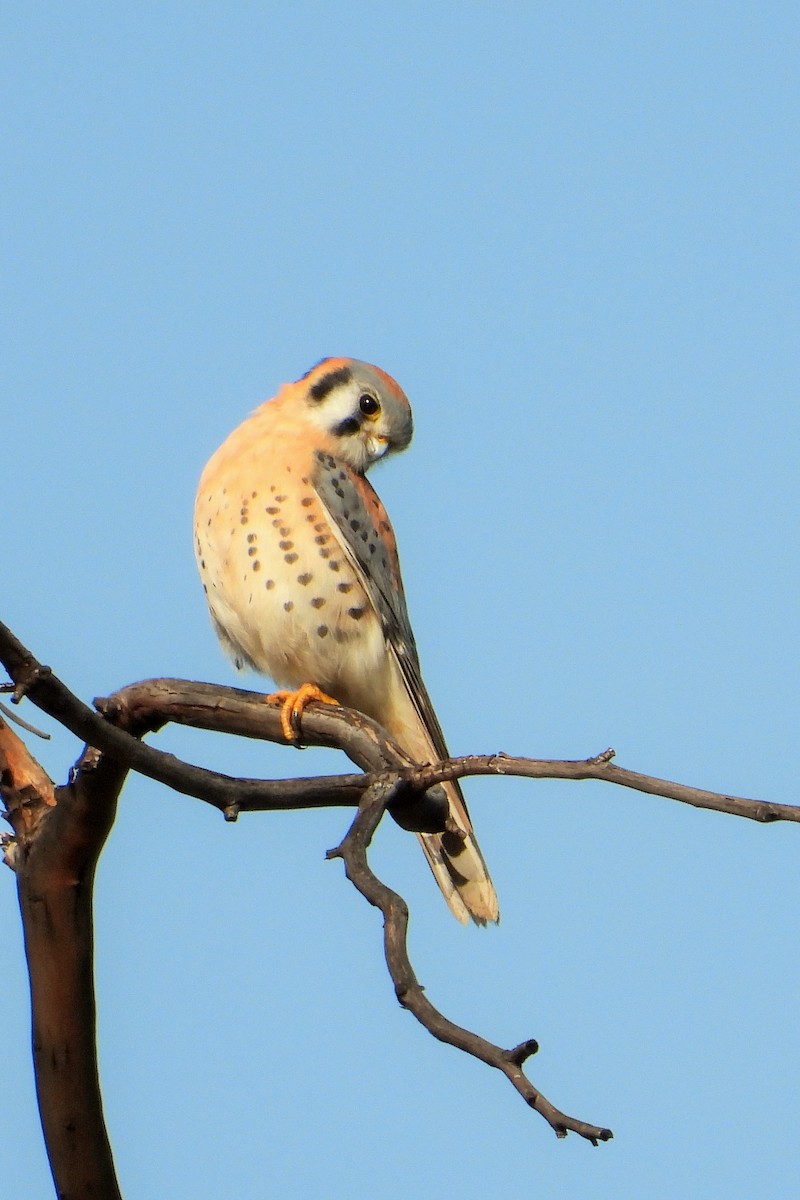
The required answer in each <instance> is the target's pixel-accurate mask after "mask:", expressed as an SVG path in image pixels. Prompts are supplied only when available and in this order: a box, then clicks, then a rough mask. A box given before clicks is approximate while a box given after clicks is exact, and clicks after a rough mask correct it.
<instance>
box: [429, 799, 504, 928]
mask: <svg viewBox="0 0 800 1200" xmlns="http://www.w3.org/2000/svg"><path fill="white" fill-rule="evenodd" d="M441 786H442V787H443V788H444V790H445V792H446V793H447V799H448V801H449V803H450V816H451V817H452V819H453V821H454V822H455V824H456V825H457V826H458V828H459V830H460V831H461V834H462V835H463V836H460V835H459V834H458V833H420V834H418V835H417V836H418V837H419V840H420V844H421V845H422V849H423V851H424V853H425V857H426V858H427V860H428V862H429V864H430V868H431V870H432V871H433V874H434V876H435V878H436V882H437V883H438V885H439V887H440V888H441V890H442V895H443V896H444V898H445V900H446V901H447V903H448V905H449V907H450V911H451V912H452V913H453V915H454V916H456V917H458V919H459V921H461V922H462V924H464V925H466V924H467V921H468V920H469V919H470V917H471V918H472V920H473V921H474V922H475V924H476V925H485V924H486V923H487V921H499V920H500V909H499V907H498V903H497V893H496V892H495V890H494V884H493V883H492V879H491V876H490V875H489V871H488V868H487V866H486V863H485V861H484V858H483V855H482V854H481V849H480V846H479V845H478V842H477V839H476V838H475V835H474V833H473V832H472V822H471V821H470V819H469V813H468V812H467V806H466V804H465V803H464V796H463V794H462V791H461V788H460V787H459V785H458V784H457V783H456V782H455V780H453V781H452V782H448V783H444V784H442V785H441Z"/></svg>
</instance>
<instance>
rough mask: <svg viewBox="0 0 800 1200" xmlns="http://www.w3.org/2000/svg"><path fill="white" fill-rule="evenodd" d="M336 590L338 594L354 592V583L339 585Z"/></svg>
mask: <svg viewBox="0 0 800 1200" xmlns="http://www.w3.org/2000/svg"><path fill="white" fill-rule="evenodd" d="M336 590H337V592H345V593H347V592H352V590H353V585H352V583H337V585H336Z"/></svg>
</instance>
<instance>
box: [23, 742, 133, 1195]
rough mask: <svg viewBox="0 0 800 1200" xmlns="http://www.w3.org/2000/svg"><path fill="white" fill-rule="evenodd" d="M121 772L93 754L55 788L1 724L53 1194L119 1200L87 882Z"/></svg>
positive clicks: (106, 828) (109, 820) (109, 819)
mask: <svg viewBox="0 0 800 1200" xmlns="http://www.w3.org/2000/svg"><path fill="white" fill-rule="evenodd" d="M124 776H125V770H124V769H122V768H120V767H119V766H118V765H116V764H114V763H111V762H109V761H106V762H105V763H103V762H101V761H100V759H99V756H98V755H97V753H96V752H95V751H88V752H87V753H86V754H85V755H84V756H83V758H82V760H81V763H80V764H79V767H78V770H77V771H76V772H75V774H74V776H73V779H72V782H71V783H70V784H69V785H68V786H66V787H61V788H54V787H53V784H52V782H51V781H50V779H49V778H48V777H47V775H46V774H45V773H44V771H43V770H42V768H41V767H40V766H39V764H38V763H37V762H35V760H34V759H33V758H31V756H30V754H29V753H28V751H27V749H26V747H25V746H24V745H23V744H22V742H21V741H20V740H19V738H18V737H17V735H16V734H15V733H14V732H13V731H12V730H11V729H10V728H9V727H8V726H7V725H6V724H5V722H3V721H2V719H0V795H2V798H3V800H4V802H5V803H6V806H7V810H8V811H7V819H8V821H9V822H10V823H11V825H12V826H13V828H14V833H15V838H14V839H12V840H11V841H10V843H7V845H6V853H5V858H6V862H7V863H8V865H9V866H11V867H12V868H13V870H14V871H15V873H16V879H17V890H18V894H19V904H20V911H21V914H22V924H23V932H24V937H25V954H26V958H27V962H28V973H29V978H30V990H31V1020H32V1044H33V1059H34V1068H35V1076H36V1092H37V1097H38V1101H39V1111H40V1114H41V1118H42V1129H43V1132H44V1137H45V1145H46V1147H47V1154H48V1157H49V1160H50V1167H51V1170H52V1173H53V1179H54V1182H55V1184H56V1191H57V1194H58V1195H59V1196H63V1197H69V1198H73V1197H74V1198H76V1200H77V1198H78V1197H89V1196H96V1197H102V1198H103V1200H119V1198H120V1192H119V1188H118V1185H117V1181H116V1175H115V1171H114V1162H113V1159H112V1155H111V1147H110V1144H109V1140H108V1134H107V1133H106V1127H105V1121H104V1119H103V1107H102V1100H101V1095H100V1083H99V1078H98V1071H97V1050H96V1045H95V1023H96V1012H95V996H94V974H93V969H92V961H93V954H94V949H93V929H92V884H93V879H94V870H95V866H96V863H97V859H98V856H99V854H100V850H101V848H102V846H103V843H104V842H105V839H106V836H107V834H108V831H109V830H110V828H111V824H112V821H113V819H114V812H115V808H116V799H117V795H118V794H119V789H120V788H121V786H122V782H123V779H124Z"/></svg>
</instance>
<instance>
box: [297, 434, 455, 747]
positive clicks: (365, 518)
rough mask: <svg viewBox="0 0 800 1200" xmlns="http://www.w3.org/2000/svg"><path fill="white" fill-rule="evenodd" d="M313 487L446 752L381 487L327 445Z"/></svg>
mask: <svg viewBox="0 0 800 1200" xmlns="http://www.w3.org/2000/svg"><path fill="white" fill-rule="evenodd" d="M313 483H314V487H315V488H316V491H317V494H318V495H319V497H320V500H321V501H322V503H323V504H324V506H325V510H326V512H327V514H328V517H329V520H330V522H331V525H332V527H333V529H334V532H335V533H336V535H337V537H338V538H339V541H340V542H341V544H342V547H343V549H344V550H345V553H346V554H347V555H348V558H349V559H350V561H351V562H352V563H353V566H354V567H355V569H356V570H357V572H358V576H359V579H360V581H361V583H362V584H363V586H364V588H365V590H366V592H367V595H368V596H369V598H370V601H371V602H372V605H373V607H374V609H375V611H376V613H377V614H378V617H379V619H380V622H381V626H382V628H383V632H384V635H385V637H386V640H387V642H388V643H389V645H390V647H391V648H392V650H393V651H394V653H395V655H396V657H397V661H398V664H399V666H400V670H401V672H402V674H403V678H404V680H405V683H406V687H407V689H408V693H409V696H410V697H411V699H412V701H413V704H414V707H415V708H416V710H417V712H418V714H419V717H420V720H421V721H422V723H423V724H424V725H425V728H426V729H427V730H428V732H429V733H430V736H431V741H432V742H433V745H434V748H435V750H436V753H437V754H439V755H441V757H442V758H447V757H448V750H447V745H446V743H445V740H444V734H443V733H442V727H441V725H440V724H439V720H438V717H437V716H436V713H435V712H434V709H433V705H432V704H431V701H430V697H429V696H428V692H427V690H426V688H425V684H424V683H423V681H422V673H421V671H420V665H419V655H418V654H417V645H416V642H415V641H414V634H413V632H412V629H411V622H410V620H409V617H408V608H407V606H406V597H405V592H404V590H403V580H402V577H401V574H400V560H399V558H398V554H397V542H396V540H395V536H394V530H393V529H392V526H391V522H390V521H389V518H388V516H387V515H386V509H385V508H384V507H383V504H382V503H381V501H380V499H379V497H378V495H377V493H376V492H375V490H374V488H373V487H372V485H371V484H370V483H369V482H368V481H367V480H366V479H365V478H364V476H363V475H356V474H355V472H353V471H351V470H350V469H349V467H347V466H346V464H344V463H342V462H341V461H340V460H339V459H337V458H334V456H333V455H332V454H326V453H325V452H324V451H318V452H317V470H316V472H315V475H314V480H313Z"/></svg>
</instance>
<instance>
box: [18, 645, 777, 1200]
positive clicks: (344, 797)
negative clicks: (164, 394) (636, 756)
mask: <svg viewBox="0 0 800 1200" xmlns="http://www.w3.org/2000/svg"><path fill="white" fill-rule="evenodd" d="M0 662H2V663H3V665H4V666H5V668H6V670H7V671H8V674H9V677H10V680H11V683H10V684H8V685H0V691H6V692H10V693H12V702H17V703H18V702H19V700H21V699H22V697H23V696H27V697H28V698H29V699H30V700H31V701H32V703H34V704H35V705H36V706H37V707H38V708H39V709H41V711H42V712H44V713H46V714H48V715H49V716H50V717H52V718H54V719H55V720H56V721H58V722H59V723H60V724H62V725H63V726H64V727H65V728H66V729H68V730H70V731H71V732H72V733H74V734H76V735H77V736H78V737H80V738H82V739H83V740H84V741H85V742H86V748H85V749H84V751H83V753H82V755H81V757H80V758H79V760H78V763H77V764H76V767H75V768H74V769H73V771H72V772H71V774H70V780H69V782H68V783H67V784H66V785H65V786H63V787H55V786H54V785H53V783H52V782H51V780H50V779H49V778H48V776H47V775H46V773H45V772H44V771H43V770H42V768H41V767H40V766H39V764H38V763H36V761H35V760H34V759H33V758H32V757H31V755H30V754H29V753H28V751H27V749H26V748H25V746H24V744H23V743H22V742H21V741H20V739H19V737H18V736H17V735H16V734H15V733H13V731H11V730H10V728H9V727H8V725H7V724H6V722H5V721H3V720H2V718H1V717H0V796H2V798H3V800H4V801H5V804H6V807H7V810H8V811H7V814H6V815H7V819H8V820H9V822H10V824H11V825H12V827H13V829H14V837H13V838H6V839H4V842H5V858H6V862H7V863H8V865H9V866H11V867H12V868H13V869H14V871H15V872H16V876H17V884H18V891H19V898H20V908H21V912H22V919H23V925H24V931H25V946H26V954H27V958H28V966H29V972H30V980H31V997H32V1009H33V1044H34V1064H35V1070H36V1083H37V1093H38V1097H39V1105H40V1109H41V1114H42V1123H43V1128H44V1132H45V1138H46V1141H47V1148H48V1154H49V1156H50V1161H51V1166H52V1169H53V1175H54V1179H55V1180H56V1186H57V1190H58V1194H59V1195H60V1196H62V1197H65V1198H68V1200H77V1198H78V1197H84V1196H86V1197H88V1196H90V1195H91V1196H93V1197H102V1198H104V1200H118V1197H119V1195H120V1193H119V1188H118V1185H117V1182H116V1178H115V1175H114V1166H113V1161H112V1158H111V1151H110V1148H109V1143H108V1137H107V1134H106V1130H105V1125H104V1121H103V1113H102V1101H101V1095H100V1087H99V1081H98V1077H97V1059H96V1050H95V1000H94V983H93V962H92V959H93V927H92V885H93V879H94V871H95V867H96V864H97V859H98V856H99V854H100V851H101V849H102V846H103V844H104V842H105V839H106V837H107V835H108V832H109V830H110V828H111V825H112V823H113V820H114V815H115V810H116V803H117V799H118V796H119V793H120V791H121V788H122V786H123V783H124V780H125V778H126V775H127V773H128V771H129V770H134V771H136V772H138V773H139V774H142V775H146V776H148V777H150V778H152V779H155V780H158V781H160V782H162V783H164V784H166V785H167V786H169V787H171V788H173V789H174V790H176V791H179V792H182V793H184V794H186V795H191V796H195V797H197V798H199V799H201V800H204V801H205V802H207V803H210V804H212V805H214V806H215V807H216V808H217V809H219V810H220V811H221V812H222V813H223V814H224V816H225V817H226V819H228V820H235V819H236V817H237V816H238V814H239V813H240V812H257V811H275V810H287V809H299V808H309V807H330V806H346V807H354V806H358V807H359V811H358V814H357V816H356V818H355V820H354V821H353V823H352V826H351V828H350V831H349V833H348V834H347V836H346V837H345V839H344V840H343V842H342V843H341V845H340V846H339V847H337V848H336V849H335V850H333V851H330V852H329V857H341V858H342V859H343V860H344V863H345V869H346V872H347V875H348V878H350V879H351V880H352V882H353V883H354V885H355V886H356V887H357V889H358V890H359V891H360V892H361V893H362V895H364V896H365V897H366V899H367V900H369V902H370V903H371V904H373V905H375V906H376V907H378V908H380V909H381V911H382V912H383V915H384V945H385V953H386V961H387V965H388V967H389V972H390V975H391V977H392V981H393V983H394V987H395V992H396V994H397V997H398V1000H399V1002H400V1004H401V1005H403V1006H404V1007H406V1008H408V1009H409V1010H410V1011H411V1012H413V1014H414V1015H415V1016H416V1017H417V1019H418V1020H419V1021H420V1022H421V1023H422V1024H423V1025H424V1026H425V1028H427V1029H428V1030H429V1032H430V1033H431V1034H432V1035H433V1036H434V1037H436V1038H438V1039H439V1040H441V1041H444V1042H447V1043H449V1044H450V1045H453V1046H456V1047H457V1048H459V1049H462V1050H464V1051H465V1052H466V1053H469V1054H471V1055H473V1056H474V1057H476V1058H479V1059H481V1060H482V1061H483V1062H485V1063H487V1064H488V1065H490V1066H493V1067H495V1068H496V1069H497V1070H500V1071H502V1072H503V1074H505V1075H506V1077H507V1078H508V1079H509V1080H510V1082H511V1083H512V1085H513V1086H514V1087H515V1088H516V1090H517V1091H518V1092H519V1093H520V1095H521V1096H522V1097H523V1099H524V1100H525V1101H526V1103H527V1104H529V1105H530V1106H531V1107H532V1108H534V1109H535V1110H536V1111H537V1112H539V1113H540V1114H541V1115H542V1116H543V1117H544V1119H545V1120H546V1121H547V1122H548V1123H549V1124H550V1126H551V1127H552V1128H553V1129H554V1131H555V1132H556V1134H557V1135H558V1136H559V1137H563V1136H565V1135H566V1133H567V1132H570V1131H571V1132H575V1133H578V1134H579V1135H580V1136H582V1137H584V1138H586V1139H588V1140H589V1141H591V1142H593V1143H595V1144H597V1143H598V1142H599V1141H605V1140H608V1138H610V1137H611V1136H612V1135H611V1131H610V1130H608V1129H605V1128H603V1127H602V1126H597V1125H590V1124H587V1123H585V1122H582V1121H579V1120H576V1119H575V1118H572V1117H569V1116H567V1115H566V1114H565V1113H562V1112H560V1111H559V1110H558V1109H557V1108H555V1107H554V1106H553V1105H552V1104H550V1102H549V1101H548V1100H547V1099H546V1098H545V1097H544V1096H542V1094H541V1093H540V1092H539V1091H538V1090H537V1089H536V1088H535V1086H534V1085H533V1084H532V1083H531V1081H530V1080H529V1079H528V1078H527V1077H526V1076H525V1074H524V1073H523V1071H522V1065H523V1063H524V1062H525V1060H526V1059H527V1058H528V1057H530V1056H531V1055H532V1054H534V1053H535V1051H536V1049H537V1044H536V1042H535V1041H534V1040H533V1039H530V1040H528V1041H525V1042H522V1043H520V1045H518V1046H516V1047H515V1048H513V1049H511V1050H504V1049H502V1048H501V1047H499V1046H496V1045H493V1044H492V1043H491V1042H488V1041H486V1040H485V1039H484V1038H481V1037H479V1036H478V1035H477V1034H474V1033H472V1032H470V1031H469V1030H466V1029H463V1028H462V1027H460V1026H458V1025H455V1024H454V1023H453V1022H451V1021H449V1020H448V1019H447V1018H446V1017H445V1016H444V1015H443V1014H442V1013H440V1012H439V1011H438V1010H437V1009H436V1008H434V1006H433V1005H432V1004H431V1003H430V1002H429V1001H428V999H427V997H426V996H425V994H424V992H423V990H422V988H421V986H420V984H419V982H418V981H417V979H416V976H415V974H414V971H413V968H412V966H411V963H410V959H409V956H408V948H407V925H408V909H407V907H406V904H405V901H404V900H403V899H402V897H400V896H399V895H397V893H395V892H393V891H392V890H391V889H390V888H388V887H387V886H386V885H385V884H384V883H382V882H381V881H380V880H379V879H378V878H377V877H376V876H375V875H374V874H373V872H372V871H371V869H370V867H369V865H368V862H367V849H368V847H369V845H370V842H371V839H372V836H373V834H374V832H375V829H376V828H377V826H378V824H379V822H380V820H381V819H382V817H383V814H384V812H385V811H389V812H390V813H391V815H392V816H393V817H394V818H395V819H396V820H397V821H398V822H399V823H400V824H401V825H403V826H404V827H405V828H408V829H414V830H420V831H431V832H435V831H439V830H441V829H443V828H444V826H445V819H446V813H447V805H446V801H445V799H444V796H443V793H442V789H441V788H440V787H438V785H439V784H440V783H442V782H443V781H446V780H448V779H455V778H461V777H463V776H467V775H517V776H523V777H526V778H532V779H571V780H579V779H580V780H583V779H599V780H604V781H605V782H607V783H614V784H617V785H620V786H623V787H627V788H633V789H635V790H637V791H640V792H644V793H648V794H653V795H660V796H664V797H666V798H668V799H673V800H677V801H680V802H681V803H684V804H690V805H694V806H695V807H699V808H707V809H711V810H715V811H719V812H727V813H731V814H733V815H735V816H740V817H747V818H748V819H751V820H755V821H760V822H762V823H768V822H775V821H794V822H797V821H799V820H800V808H798V807H795V806H793V805H787V804H776V803H770V802H764V801H760V800H749V799H745V798H743V797H738V796H730V795H725V794H719V793H714V792H709V791H706V790H703V789H699V788H691V787H687V786H686V785H684V784H678V783H673V782H671V781H669V780H663V779H657V778H655V777H653V776H649V775H644V774H641V773H639V772H635V771H629V770H626V769H625V768H622V767H618V766H616V765H614V764H613V763H612V762H611V759H612V758H613V751H611V750H608V751H604V752H603V753H602V754H599V755H596V756H594V757H592V758H588V759H585V760H579V761H555V760H546V759H530V758H514V757H510V756H508V755H505V754H494V755H488V756H468V757H463V758H456V759H450V760H448V761H446V762H441V763H433V764H429V765H420V764H415V763H412V762H410V761H409V759H408V758H407V756H406V755H404V754H403V752H402V751H401V750H400V749H399V748H398V747H397V746H396V745H395V744H394V743H393V742H392V741H391V739H389V738H388V736H387V735H386V733H385V732H384V731H383V730H382V729H380V728H379V727H378V726H377V725H375V724H374V722H372V721H369V720H368V719H367V718H366V717H364V716H362V715H361V714H359V713H355V712H352V711H349V710H345V709H340V708H335V707H331V706H327V705H325V706H323V705H311V706H310V707H309V708H308V710H307V711H306V712H305V714H304V716H303V737H304V740H305V742H306V743H307V744H313V745H320V746H334V747H337V748H339V749H342V750H344V751H345V753H346V754H347V755H348V756H349V757H350V758H351V760H352V761H353V762H354V763H355V764H356V766H357V767H358V768H359V773H353V774H347V775H335V776H327V777H316V778H313V777H312V778H306V779H283V780H262V779H240V778H233V777H231V776H228V775H223V774H220V773H218V772H215V771H210V770H208V769H206V768H203V767H199V766H195V765H193V764H191V763H187V762H183V761H182V760H180V759H179V758H176V757H175V756H174V755H172V754H168V753H165V752H164V751H162V750H159V749H157V748H155V747H153V746H148V745H145V744H144V743H143V742H142V740H141V738H142V737H143V736H144V735H145V734H147V733H151V732H155V731H157V730H159V729H161V728H162V727H163V726H164V725H166V724H168V723H170V722H172V723H178V724H184V725H189V726H193V727H195V728H201V729H205V730H214V731H218V732H222V733H235V734H238V735H240V736H244V737H251V738H259V739H264V740H270V741H274V742H279V743H283V742H284V738H283V734H282V732H281V728H280V720H279V714H278V709H277V708H275V707H272V706H269V705H267V704H265V702H264V697H263V695H261V694H259V693H253V692H247V691H243V690H241V689H236V688H223V687H217V686H213V685H210V684H202V683H190V682H187V681H184V680H176V679H157V680H148V681H146V682H143V683H138V684H132V685H130V686H129V687H126V688H123V689H122V690H120V691H119V692H117V693H115V694H114V695H113V696H111V697H108V698H105V699H102V700H97V701H95V706H96V709H97V711H94V710H93V709H91V708H90V707H89V706H88V705H86V704H84V703H83V702H82V701H81V700H80V699H78V697H77V696H75V695H74V694H73V693H72V692H71V691H70V690H69V689H68V688H67V687H66V686H65V685H64V684H63V683H62V682H61V681H60V680H59V679H58V678H57V677H56V676H55V675H54V674H53V673H52V672H51V671H50V669H49V668H48V667H46V666H43V665H42V664H41V663H39V662H38V661H37V660H36V659H35V658H34V656H33V655H32V654H31V653H30V651H28V650H27V649H26V648H25V647H24V646H23V645H22V643H21V642H19V640H18V639H17V638H16V637H15V636H14V634H13V633H12V632H11V631H10V630H9V629H8V628H7V627H6V626H4V625H2V624H0Z"/></svg>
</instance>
